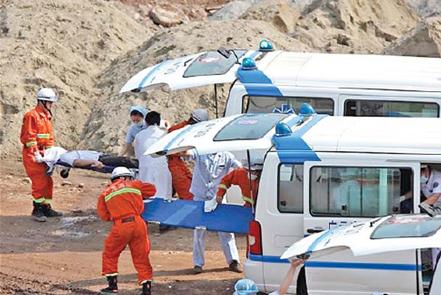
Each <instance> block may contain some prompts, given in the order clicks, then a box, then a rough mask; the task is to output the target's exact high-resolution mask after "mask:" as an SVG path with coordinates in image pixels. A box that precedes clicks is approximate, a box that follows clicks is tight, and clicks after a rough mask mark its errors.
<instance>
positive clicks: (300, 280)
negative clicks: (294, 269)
mask: <svg viewBox="0 0 441 295" xmlns="http://www.w3.org/2000/svg"><path fill="white" fill-rule="evenodd" d="M296 294H297V295H308V286H307V285H306V272H305V267H304V266H302V268H301V269H300V271H299V276H298V277H297V284H296Z"/></svg>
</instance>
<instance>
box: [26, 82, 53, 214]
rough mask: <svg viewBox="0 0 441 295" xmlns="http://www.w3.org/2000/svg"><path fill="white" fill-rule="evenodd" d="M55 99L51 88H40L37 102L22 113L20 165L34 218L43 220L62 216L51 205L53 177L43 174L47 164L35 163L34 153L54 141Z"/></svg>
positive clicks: (41, 151)
mask: <svg viewBox="0 0 441 295" xmlns="http://www.w3.org/2000/svg"><path fill="white" fill-rule="evenodd" d="M57 100H58V97H57V96H56V95H55V92H54V91H53V90H52V89H51V88H41V89H40V90H39V91H38V93H37V106H36V107H35V108H34V109H33V110H31V111H29V112H27V113H26V114H25V115H24V117H23V125H22V127H21V134H20V141H21V143H22V144H23V151H22V155H23V165H24V168H25V170H26V174H27V175H28V176H29V178H30V179H31V182H32V198H33V205H34V209H33V211H32V216H33V218H34V220H36V221H40V222H44V221H46V220H47V217H56V216H61V215H62V214H61V213H60V212H57V211H55V210H53V209H52V207H51V201H52V190H53V182H52V178H51V177H50V176H49V175H47V174H46V169H47V167H46V165H45V164H44V163H38V162H37V161H36V159H35V155H36V153H40V154H43V152H44V150H45V149H47V148H49V147H52V146H53V145H54V133H53V129H52V122H51V119H52V113H51V108H52V104H53V103H54V102H56V101H57Z"/></svg>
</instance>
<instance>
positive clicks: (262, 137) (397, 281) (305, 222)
mask: <svg viewBox="0 0 441 295" xmlns="http://www.w3.org/2000/svg"><path fill="white" fill-rule="evenodd" d="M188 149H194V150H195V151H196V152H197V153H199V154H209V153H214V152H219V151H231V152H238V151H244V150H248V152H249V153H250V157H252V158H261V159H263V161H264V162H263V164H264V165H263V171H262V174H261V178H260V184H259V189H258V197H257V201H256V204H255V207H254V208H253V209H252V210H253V211H254V212H253V218H252V219H251V221H250V223H249V228H248V235H247V238H248V244H249V247H248V249H247V259H246V261H245V262H244V269H245V275H246V277H247V278H250V279H252V280H254V281H255V282H256V283H257V284H258V286H259V289H260V290H262V291H265V292H269V291H272V290H275V289H276V288H277V287H278V286H279V284H280V282H281V280H282V278H283V276H284V274H285V273H286V270H287V269H288V265H289V264H288V260H286V259H281V258H280V257H281V255H282V254H283V253H284V252H285V251H286V250H287V249H288V248H289V247H290V246H291V245H292V244H293V243H294V242H296V241H299V240H301V239H302V238H304V237H305V236H308V235H311V234H313V233H317V232H321V231H323V230H327V229H333V228H337V227H339V226H341V225H349V224H353V223H356V222H360V221H364V220H370V219H372V218H374V217H378V216H387V215H391V214H400V213H409V211H403V210H405V208H404V207H403V206H402V202H403V199H402V196H403V195H404V194H405V193H407V192H409V191H410V192H411V195H412V197H413V201H412V202H413V205H412V206H411V207H412V208H411V209H410V212H413V213H419V208H418V204H419V203H420V201H421V200H420V167H421V164H429V165H431V167H432V168H433V169H438V170H441V120H440V119H439V118H385V117H344V116H329V115H323V114H316V113H315V112H314V110H313V108H311V107H310V106H307V105H304V106H303V107H301V108H299V113H298V114H285V113H265V114H239V115H233V116H230V117H225V118H220V119H216V120H211V121H207V122H200V123H198V124H195V125H192V126H188V127H186V128H184V129H182V130H177V131H175V132H172V133H170V134H167V135H166V136H165V137H163V138H162V139H161V140H159V141H158V142H157V143H156V144H155V145H153V146H152V147H151V148H150V149H149V150H148V151H147V153H148V154H151V155H166V154H172V153H175V152H182V151H184V150H188ZM231 206H232V205H231ZM174 210H175V211H173V212H176V209H174ZM201 210H202V209H201ZM216 210H217V209H216ZM216 210H215V211H214V212H216ZM186 214H187V215H188V214H190V213H188V212H186ZM200 214H203V215H204V216H205V218H207V219H209V218H210V216H211V215H210V214H212V213H200ZM212 216H214V215H212ZM213 218H214V217H213ZM217 218H219V219H218V220H217V221H213V220H211V221H210V222H211V223H214V224H216V225H218V226H219V225H222V224H225V225H227V224H228V226H229V230H230V229H231V228H234V226H233V227H231V224H232V223H234V222H235V218H234V216H230V218H225V219H220V216H217ZM179 219H180V220H182V219H183V218H181V217H180V218H179ZM207 224H208V222H207ZM174 225H178V226H179V222H177V223H174ZM207 226H208V225H207ZM207 228H208V227H207ZM216 230H222V228H219V227H217V228H216ZM425 254H426V253H425V251H423V250H421V251H420V250H400V251H393V252H388V253H376V254H373V255H365V256H354V255H353V254H352V253H351V251H350V250H346V251H339V252H336V253H333V252H332V251H331V252H329V253H327V255H324V256H320V257H316V258H314V259H311V260H308V261H307V262H306V267H305V270H306V271H305V276H300V277H299V280H298V281H297V282H294V284H293V286H291V289H290V292H292V293H294V292H295V290H296V285H302V284H305V283H307V286H308V290H309V294H365V295H368V294H369V295H371V294H424V291H425V290H428V286H429V283H430V280H431V277H432V274H433V272H432V266H430V258H429V259H428V258H427V256H426V255H425Z"/></svg>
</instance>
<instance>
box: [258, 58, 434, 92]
mask: <svg viewBox="0 0 441 295" xmlns="http://www.w3.org/2000/svg"><path fill="white" fill-rule="evenodd" d="M258 68H259V69H260V70H261V71H262V72H263V73H264V74H265V75H266V76H267V77H268V78H270V79H271V80H272V82H273V84H275V85H293V84H294V85H296V86H304V87H336V88H363V89H387V90H409V91H441V58H422V57H409V56H390V55H359V54H326V53H301V52H285V51H276V52H273V53H271V54H268V56H267V57H266V58H264V59H262V61H261V62H259V63H258Z"/></svg>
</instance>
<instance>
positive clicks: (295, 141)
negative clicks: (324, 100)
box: [272, 115, 327, 163]
mask: <svg viewBox="0 0 441 295" xmlns="http://www.w3.org/2000/svg"><path fill="white" fill-rule="evenodd" d="M325 117H327V115H313V117H312V118H311V119H310V120H309V121H308V122H307V123H305V124H304V125H302V126H300V129H299V130H296V131H294V132H293V133H291V134H289V135H285V136H277V135H274V136H273V138H272V142H273V144H274V146H275V148H276V151H277V155H278V156H279V159H280V161H281V162H282V163H304V162H305V161H320V158H319V157H318V156H317V154H316V153H315V152H314V151H313V150H312V149H311V147H310V146H309V145H308V144H307V143H306V142H305V141H304V140H303V139H302V136H303V135H304V134H305V133H306V132H308V130H309V129H311V128H312V127H314V126H315V125H316V124H317V123H318V122H319V121H320V120H322V119H323V118H325ZM303 119H304V117H302V116H297V117H294V118H293V119H291V120H290V121H288V122H287V124H288V125H289V126H290V127H293V126H295V125H297V124H298V123H299V122H300V121H301V120H303Z"/></svg>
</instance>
